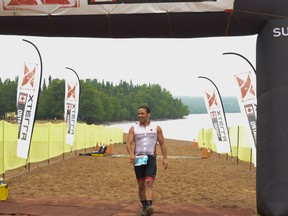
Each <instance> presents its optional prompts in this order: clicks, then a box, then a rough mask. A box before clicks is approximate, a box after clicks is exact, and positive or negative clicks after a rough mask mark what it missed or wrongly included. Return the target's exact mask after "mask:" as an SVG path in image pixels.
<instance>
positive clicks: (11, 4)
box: [0, 0, 234, 16]
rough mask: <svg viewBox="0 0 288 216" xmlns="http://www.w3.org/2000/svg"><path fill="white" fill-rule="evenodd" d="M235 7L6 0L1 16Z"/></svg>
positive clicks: (171, 1) (223, 2)
mask: <svg viewBox="0 0 288 216" xmlns="http://www.w3.org/2000/svg"><path fill="white" fill-rule="evenodd" d="M233 7H234V0H182V1H181V0H3V1H2V7H1V8H0V16H26V15H28V16H32V15H41V16H43V15H47V16H48V15H49V16H50V15H61V16H62V15H91V14H95V15H96V14H135V13H167V11H169V12H171V13H173V12H177V13H178V12H179V13H181V12H211V11H214V12H219V11H225V10H227V9H228V10H231V9H233Z"/></svg>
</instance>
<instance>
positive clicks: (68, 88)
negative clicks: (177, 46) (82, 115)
mask: <svg viewBox="0 0 288 216" xmlns="http://www.w3.org/2000/svg"><path fill="white" fill-rule="evenodd" d="M79 90H80V83H79V80H78V77H77V76H76V75H72V76H67V78H66V80H65V107H64V110H65V113H64V116H65V121H66V132H67V133H66V143H67V144H69V145H73V142H74V135H75V131H76V124H77V118H78V107H79Z"/></svg>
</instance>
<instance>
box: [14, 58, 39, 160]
mask: <svg viewBox="0 0 288 216" xmlns="http://www.w3.org/2000/svg"><path fill="white" fill-rule="evenodd" d="M40 78H41V72H40V71H39V67H38V64H32V63H27V62H24V71H23V73H21V74H20V75H19V80H18V89H17V98H18V99H17V121H18V144H17V156H18V157H21V158H25V159H27V158H28V153H29V148H30V142H31V138H32V131H33V127H34V118H35V112H36V107H37V100H38V94H39V85H40Z"/></svg>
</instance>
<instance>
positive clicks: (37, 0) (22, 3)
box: [3, 0, 80, 10]
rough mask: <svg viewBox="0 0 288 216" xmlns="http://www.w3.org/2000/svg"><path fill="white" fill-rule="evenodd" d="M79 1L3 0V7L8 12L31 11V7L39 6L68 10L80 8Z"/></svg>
mask: <svg viewBox="0 0 288 216" xmlns="http://www.w3.org/2000/svg"><path fill="white" fill-rule="evenodd" d="M79 1H80V0H3V6H4V9H6V10H13V9H31V8H30V7H31V6H38V5H42V6H43V5H47V6H48V5H58V6H59V5H60V6H62V7H65V8H66V7H78V6H79ZM29 6H30V7H29Z"/></svg>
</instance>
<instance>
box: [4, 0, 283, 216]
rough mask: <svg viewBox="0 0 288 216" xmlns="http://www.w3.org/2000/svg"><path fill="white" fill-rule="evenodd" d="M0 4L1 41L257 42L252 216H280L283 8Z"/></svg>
mask: <svg viewBox="0 0 288 216" xmlns="http://www.w3.org/2000/svg"><path fill="white" fill-rule="evenodd" d="M1 3H2V4H1V7H0V34H2V35H32V36H50V37H54V36H57V37H102V38H137V37H146V38H196V37H217V36H242V35H252V34H258V38H257V46H256V54H257V55H256V69H257V97H258V98H257V101H258V105H257V115H258V117H257V118H258V121H257V130H258V135H257V168H256V169H257V178H256V183H257V185H256V193H257V211H258V213H259V214H260V215H277V216H283V215H288V159H287V157H288V156H287V155H288V154H287V153H288V133H287V131H288V116H287V115H286V113H287V111H288V102H286V99H287V98H288V97H287V95H288V60H287V56H288V55H287V53H288V19H287V18H288V1H285V0H2V2H1ZM286 97H287V98H286Z"/></svg>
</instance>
